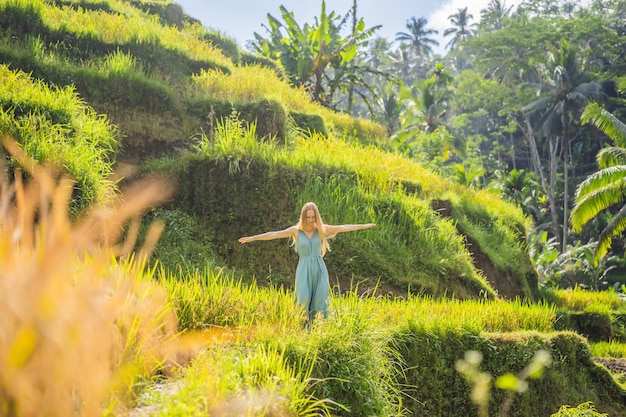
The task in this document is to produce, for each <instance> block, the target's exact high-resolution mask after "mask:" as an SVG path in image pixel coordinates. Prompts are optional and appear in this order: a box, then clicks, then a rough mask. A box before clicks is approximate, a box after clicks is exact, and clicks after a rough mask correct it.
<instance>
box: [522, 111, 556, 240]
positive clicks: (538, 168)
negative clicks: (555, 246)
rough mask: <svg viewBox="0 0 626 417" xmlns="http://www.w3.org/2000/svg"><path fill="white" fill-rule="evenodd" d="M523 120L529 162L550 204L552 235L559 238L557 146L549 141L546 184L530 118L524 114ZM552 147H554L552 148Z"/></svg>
mask: <svg viewBox="0 0 626 417" xmlns="http://www.w3.org/2000/svg"><path fill="white" fill-rule="evenodd" d="M524 121H525V122H526V130H524V128H522V126H521V125H520V128H522V129H521V130H522V132H524V134H525V135H526V139H527V140H528V144H529V145H530V156H531V162H532V166H533V171H534V172H535V175H538V176H539V179H540V180H541V188H542V189H543V192H544V193H546V196H548V204H549V206H550V218H551V219H552V230H553V233H554V236H555V237H556V238H557V239H558V238H559V235H560V234H559V227H558V224H559V218H558V216H557V213H556V198H555V195H554V193H555V190H554V189H555V184H556V152H557V149H558V147H557V146H556V145H553V143H552V141H550V178H549V185H548V184H546V177H545V175H544V174H543V166H542V164H541V158H540V157H539V150H538V148H537V141H536V140H535V133H534V131H533V127H532V125H531V124H530V120H529V118H528V117H527V116H524ZM553 148H554V149H553Z"/></svg>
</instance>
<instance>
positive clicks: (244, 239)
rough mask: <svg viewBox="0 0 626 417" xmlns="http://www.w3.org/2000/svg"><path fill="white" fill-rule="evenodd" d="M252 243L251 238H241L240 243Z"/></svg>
mask: <svg viewBox="0 0 626 417" xmlns="http://www.w3.org/2000/svg"><path fill="white" fill-rule="evenodd" d="M250 242H252V238H251V237H247V236H245V237H240V238H239V243H250Z"/></svg>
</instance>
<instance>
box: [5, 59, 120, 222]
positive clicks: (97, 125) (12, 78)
mask: <svg viewBox="0 0 626 417" xmlns="http://www.w3.org/2000/svg"><path fill="white" fill-rule="evenodd" d="M0 81H1V82H0V131H2V132H4V133H6V134H10V135H12V136H13V137H15V138H16V140H18V142H20V143H21V144H22V146H23V147H24V149H25V150H26V152H27V153H28V154H29V155H30V157H31V158H33V159H34V160H35V161H37V162H45V163H47V164H50V165H53V166H55V168H61V169H62V170H65V171H66V172H68V173H69V174H70V175H72V176H73V177H74V179H75V180H76V182H77V187H76V191H75V194H74V196H73V199H72V201H71V203H70V204H71V207H72V210H73V212H75V213H78V212H80V211H81V210H83V209H85V208H86V207H87V206H88V205H89V204H91V203H101V202H104V201H106V200H107V199H108V198H110V197H111V195H110V190H111V189H112V187H111V185H112V184H111V182H110V181H109V180H108V179H107V177H108V176H109V175H110V174H111V172H112V153H113V151H114V150H115V149H116V148H117V131H116V129H115V128H114V126H112V125H111V124H110V123H109V122H108V120H107V119H106V118H105V117H103V116H97V115H96V114H95V112H94V111H93V110H92V109H90V108H88V107H86V106H85V105H84V103H83V102H82V101H81V99H80V98H79V97H78V95H77V93H76V92H75V91H74V89H73V88H53V87H49V86H48V85H46V84H45V83H44V82H42V81H39V80H33V79H31V78H30V77H29V76H28V75H27V74H25V73H23V72H20V71H11V70H10V69H9V68H8V67H6V66H4V65H0Z"/></svg>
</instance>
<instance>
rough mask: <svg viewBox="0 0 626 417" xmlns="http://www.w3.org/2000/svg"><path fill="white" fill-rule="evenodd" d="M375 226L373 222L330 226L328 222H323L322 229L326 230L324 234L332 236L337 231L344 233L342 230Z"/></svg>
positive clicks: (347, 230) (350, 230)
mask: <svg viewBox="0 0 626 417" xmlns="http://www.w3.org/2000/svg"><path fill="white" fill-rule="evenodd" d="M374 226H376V224H375V223H366V224H341V225H337V226H332V225H330V224H325V225H324V230H325V231H326V235H327V236H334V235H336V234H337V233H344V232H352V231H355V230H363V229H369V228H371V227H374Z"/></svg>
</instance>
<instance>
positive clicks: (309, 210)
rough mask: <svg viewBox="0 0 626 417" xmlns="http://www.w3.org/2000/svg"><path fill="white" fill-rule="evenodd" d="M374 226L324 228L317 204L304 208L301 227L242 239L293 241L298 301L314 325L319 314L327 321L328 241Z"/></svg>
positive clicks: (350, 225) (371, 224) (352, 225)
mask: <svg viewBox="0 0 626 417" xmlns="http://www.w3.org/2000/svg"><path fill="white" fill-rule="evenodd" d="M374 226H376V225H375V224H374V223H368V224H344V225H339V226H331V225H329V224H324V222H323V221H322V217H321V216H320V212H319V210H318V209H317V206H316V205H315V203H311V202H309V203H306V204H305V205H304V206H302V211H301V212H300V220H299V221H298V224H296V225H294V226H291V227H288V228H286V229H284V230H278V231H275V232H267V233H262V234H260V235H254V236H247V237H242V238H240V239H239V242H240V243H249V242H252V241H255V240H273V239H283V238H291V239H292V241H293V244H294V246H295V249H296V253H297V254H298V258H299V261H298V267H297V269H296V299H297V300H298V302H299V303H300V304H301V305H302V306H303V307H304V309H305V310H306V312H307V313H308V321H309V322H313V320H314V319H315V317H316V316H317V314H322V315H323V316H324V317H326V313H327V311H328V297H329V295H330V286H329V282H328V270H327V269H326V264H325V263H324V260H323V258H322V257H323V256H324V254H325V253H326V252H327V251H329V250H330V247H329V246H328V239H329V238H331V237H333V236H335V235H336V234H337V233H343V232H351V231H353V230H362V229H369V228H370V227H374Z"/></svg>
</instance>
